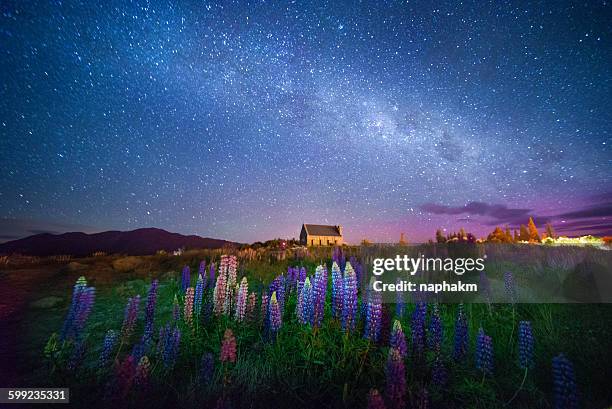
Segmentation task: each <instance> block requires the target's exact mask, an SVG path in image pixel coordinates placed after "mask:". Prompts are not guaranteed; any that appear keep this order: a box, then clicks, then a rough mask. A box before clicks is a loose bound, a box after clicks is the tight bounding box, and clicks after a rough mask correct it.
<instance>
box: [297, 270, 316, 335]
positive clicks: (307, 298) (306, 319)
mask: <svg viewBox="0 0 612 409" xmlns="http://www.w3.org/2000/svg"><path fill="white" fill-rule="evenodd" d="M312 294H313V293H312V285H311V284H310V278H308V277H306V281H305V282H304V285H303V286H302V292H301V293H300V294H299V295H298V302H297V306H296V314H297V317H298V321H299V322H300V323H301V324H303V325H306V324H312V314H313V299H312Z"/></svg>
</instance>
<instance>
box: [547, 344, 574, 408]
mask: <svg viewBox="0 0 612 409" xmlns="http://www.w3.org/2000/svg"><path fill="white" fill-rule="evenodd" d="M552 370H553V384H554V395H555V398H554V408H555V409H576V408H577V407H578V393H577V391H576V376H575V375H574V365H572V363H571V362H570V361H569V360H568V359H567V358H566V357H565V355H563V354H559V355H557V356H556V357H554V358H553V360H552Z"/></svg>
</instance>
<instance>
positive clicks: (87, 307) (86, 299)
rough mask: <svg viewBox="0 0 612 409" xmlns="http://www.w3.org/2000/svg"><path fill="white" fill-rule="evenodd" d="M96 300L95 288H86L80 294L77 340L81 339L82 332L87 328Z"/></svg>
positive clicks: (76, 327) (76, 326)
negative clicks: (86, 324)
mask: <svg viewBox="0 0 612 409" xmlns="http://www.w3.org/2000/svg"><path fill="white" fill-rule="evenodd" d="M95 300H96V289H95V288H94V287H86V288H85V289H83V291H81V293H80V294H79V303H78V306H77V311H76V316H75V319H74V337H75V338H77V339H78V338H80V336H81V332H82V331H83V328H85V323H86V322H87V318H89V314H90V313H91V309H92V308H93V304H94V301H95Z"/></svg>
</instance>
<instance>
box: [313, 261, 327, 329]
mask: <svg viewBox="0 0 612 409" xmlns="http://www.w3.org/2000/svg"><path fill="white" fill-rule="evenodd" d="M326 292H327V267H325V266H321V265H320V266H318V267H317V268H316V270H315V276H314V283H313V286H312V299H313V318H312V325H313V327H317V328H318V327H320V326H321V323H322V322H323V316H324V314H325V294H326Z"/></svg>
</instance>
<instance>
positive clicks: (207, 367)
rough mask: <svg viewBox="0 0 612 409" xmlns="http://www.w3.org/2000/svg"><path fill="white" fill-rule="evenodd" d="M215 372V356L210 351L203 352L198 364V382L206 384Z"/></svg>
mask: <svg viewBox="0 0 612 409" xmlns="http://www.w3.org/2000/svg"><path fill="white" fill-rule="evenodd" d="M214 373H215V358H214V357H213V354H212V353H210V352H204V354H203V355H202V363H201V364H200V382H201V383H204V384H207V383H210V382H211V381H212V378H213V375H214Z"/></svg>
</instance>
